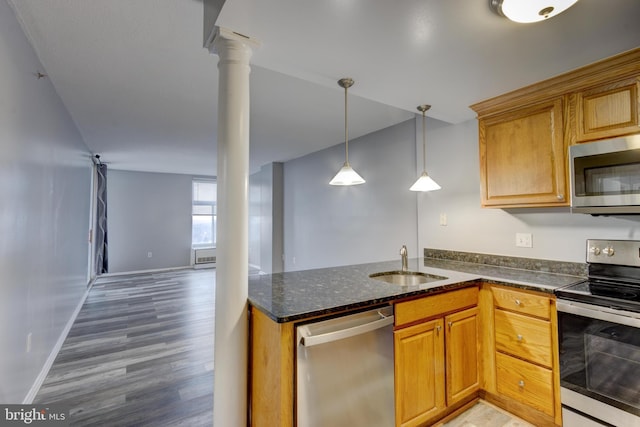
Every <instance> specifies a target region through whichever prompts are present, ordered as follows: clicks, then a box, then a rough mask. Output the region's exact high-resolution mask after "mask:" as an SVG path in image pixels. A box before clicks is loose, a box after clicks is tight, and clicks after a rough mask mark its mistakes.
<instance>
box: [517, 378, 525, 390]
mask: <svg viewBox="0 0 640 427" xmlns="http://www.w3.org/2000/svg"><path fill="white" fill-rule="evenodd" d="M518 386H519V387H522V388H524V380H520V381H518Z"/></svg>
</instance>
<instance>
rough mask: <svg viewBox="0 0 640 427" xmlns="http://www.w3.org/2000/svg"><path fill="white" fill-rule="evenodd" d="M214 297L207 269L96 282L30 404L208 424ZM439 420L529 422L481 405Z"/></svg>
mask: <svg viewBox="0 0 640 427" xmlns="http://www.w3.org/2000/svg"><path fill="white" fill-rule="evenodd" d="M214 296H215V270H213V269H211V270H178V271H172V272H163V273H152V274H151V273H150V274H139V275H135V276H116V277H108V278H100V279H98V281H97V282H96V283H95V284H94V286H93V288H92V289H91V291H90V293H89V296H88V297H87V300H86V302H85V304H84V305H83V307H82V310H81V311H80V313H79V315H78V318H77V319H76V321H75V323H74V325H73V327H72V328H71V331H70V332H69V336H68V337H67V339H66V340H65V342H64V344H63V346H62V349H61V350H60V353H59V354H58V357H57V358H56V360H55V362H54V364H53V366H52V368H51V370H50V371H49V374H48V376H47V378H46V379H45V381H44V384H43V385H42V387H41V389H40V391H39V393H38V395H37V396H36V399H35V403H43V404H51V405H53V404H60V405H64V407H66V408H69V409H70V424H71V425H72V426H100V427H103V426H108V427H118V426H127V427H131V426H154V427H169V426H171V427H177V426H185V427H199V426H207V427H210V426H211V425H212V424H213V331H214ZM445 426H447V427H476V426H477V427H498V426H500V427H503V426H504V427H516V426H517V427H524V426H530V425H529V424H527V423H524V422H522V421H521V420H518V419H517V418H514V417H510V416H509V414H507V413H505V412H504V411H502V410H496V408H493V407H491V405H484V404H478V405H476V406H474V407H472V408H471V409H469V410H468V411H466V412H465V413H463V414H462V415H460V416H459V417H458V418H456V419H455V420H452V421H450V422H449V423H447V424H445ZM274 427H277V426H274Z"/></svg>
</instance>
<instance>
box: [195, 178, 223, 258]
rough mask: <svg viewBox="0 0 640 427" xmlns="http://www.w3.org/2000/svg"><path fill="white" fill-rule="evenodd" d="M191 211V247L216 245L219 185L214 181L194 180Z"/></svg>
mask: <svg viewBox="0 0 640 427" xmlns="http://www.w3.org/2000/svg"><path fill="white" fill-rule="evenodd" d="M191 192H192V196H191V198H192V209H191V246H193V247H194V248H202V247H211V246H215V245H216V200H217V197H216V196H217V185H216V181H213V180H193V183H192V190H191Z"/></svg>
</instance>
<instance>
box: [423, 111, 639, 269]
mask: <svg viewBox="0 0 640 427" xmlns="http://www.w3.org/2000/svg"><path fill="white" fill-rule="evenodd" d="M430 125H431V126H430ZM427 144H428V147H427V154H428V160H427V165H428V170H429V174H430V175H431V176H433V178H434V179H436V181H438V183H439V184H440V185H441V186H442V190H440V191H436V192H433V193H425V194H421V195H420V196H419V213H420V222H419V224H420V226H419V227H420V246H421V247H423V248H424V247H428V248H437V249H449V250H458V251H468V252H482V253H490V254H497V255H507V256H519V257H527V258H542V259H550V260H561V261H573V262H584V261H585V241H586V239H588V238H601V239H640V216H638V215H636V216H627V217H592V216H590V215H585V214H572V213H571V212H570V211H569V208H550V209H541V208H526V209H509V210H503V209H481V208H480V179H479V176H480V166H479V160H478V124H477V121H476V120H470V121H467V122H464V123H460V124H457V125H449V124H446V123H442V122H437V121H429V122H428V123H427ZM441 213H446V215H447V220H448V225H447V226H441V225H439V221H440V214H441ZM520 232H523V233H531V234H532V236H533V247H532V248H520V247H516V246H515V234H516V233H520Z"/></svg>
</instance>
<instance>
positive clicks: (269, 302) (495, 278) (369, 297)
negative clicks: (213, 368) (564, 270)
mask: <svg viewBox="0 0 640 427" xmlns="http://www.w3.org/2000/svg"><path fill="white" fill-rule="evenodd" d="M439 255H440V254H439ZM468 255H469V254H468ZM458 258H460V257H458ZM484 261H485V260H484V259H483V260H480V262H468V261H459V260H453V259H445V258H414V259H410V260H409V270H410V271H419V272H422V273H427V274H432V275H437V276H444V277H446V279H443V280H437V281H434V282H428V283H425V284H422V285H418V286H398V285H394V284H388V283H385V282H382V281H380V280H375V279H371V278H369V275H370V274H372V273H378V272H383V271H394V270H400V267H401V265H400V260H397V261H386V262H374V263H368V264H358V265H350V266H342V267H331V268H321V269H314V270H304V271H292V272H286V273H277V274H269V275H251V276H249V303H250V304H251V305H253V306H255V307H257V308H258V309H260V310H261V311H262V312H264V313H265V314H267V315H268V316H269V317H270V318H271V319H273V320H274V321H276V322H278V323H284V322H291V321H299V320H304V319H306V318H311V317H315V316H320V315H328V314H331V313H337V312H342V311H347V310H353V309H357V308H361V307H367V306H373V305H381V304H385V303H390V302H392V301H394V300H398V299H403V298H408V297H412V296H417V295H427V294H429V293H434V292H441V291H443V290H451V289H456V288H462V287H465V286H469V285H470V284H472V283H475V282H476V281H478V280H483V281H485V282H490V283H496V284H505V285H510V286H514V287H518V288H522V289H529V290H536V291H542V292H548V293H550V294H552V293H553V291H554V289H556V288H558V287H561V286H566V285H569V284H571V283H574V282H576V281H578V280H581V279H582V278H583V277H582V276H581V275H579V274H558V273H554V272H549V271H540V270H533V269H524V268H514V267H512V266H509V267H505V266H502V265H490V264H485V263H483V262H484ZM492 261H493V260H492ZM527 261H531V260H527ZM533 264H536V263H533ZM526 266H527V267H531V268H536V267H539V266H537V265H532V263H528V264H526ZM544 268H545V269H546V265H545V267H544ZM576 271H577V273H579V272H580V269H577V270H576ZM572 273H574V271H572Z"/></svg>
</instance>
